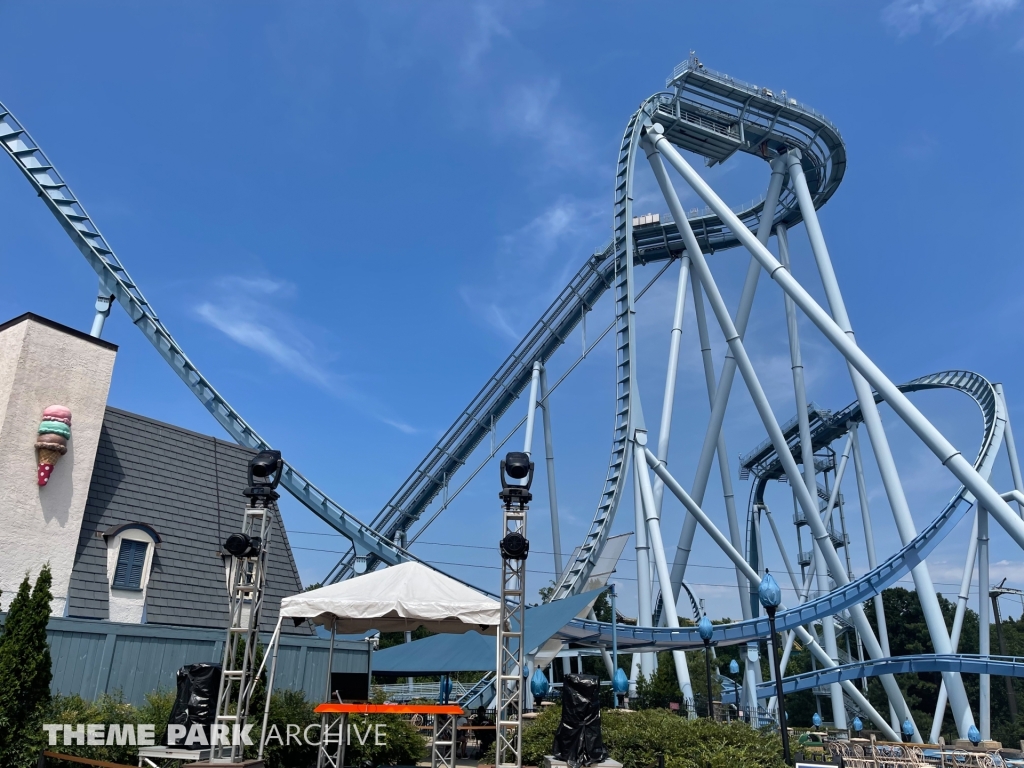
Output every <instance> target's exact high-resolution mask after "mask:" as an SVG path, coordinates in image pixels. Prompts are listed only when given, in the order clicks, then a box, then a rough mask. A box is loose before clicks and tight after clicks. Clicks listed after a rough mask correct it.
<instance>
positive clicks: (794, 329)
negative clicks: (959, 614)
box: [772, 157, 846, 730]
mask: <svg viewBox="0 0 1024 768" xmlns="http://www.w3.org/2000/svg"><path fill="white" fill-rule="evenodd" d="M782 165H783V162H782V158H779V157H777V158H775V160H773V161H772V167H773V168H774V167H776V166H780V167H782ZM775 239H776V240H777V241H778V244H779V261H781V262H782V266H783V268H784V269H786V270H787V271H791V270H790V267H789V235H788V232H787V230H786V226H785V225H784V224H779V225H778V227H776V229H775ZM782 299H783V304H784V306H785V310H786V329H787V332H788V336H789V357H790V369H791V370H792V372H793V393H794V395H795V397H796V419H797V425H798V429H799V433H800V458H801V463H802V464H803V469H804V484H805V485H806V486H807V491H808V493H810V494H811V495H812V496H817V494H818V488H817V479H816V477H815V471H814V445H813V444H812V443H811V425H810V421H809V419H808V417H807V385H806V382H805V381H804V363H803V356H802V355H801V352H800V330H799V328H798V326H797V319H796V305H795V304H793V299H791V298H790V297H789V295H788V294H785V293H784V294H782ZM813 551H814V561H815V566H816V569H817V571H818V596H821V595H823V594H825V593H826V592H828V591H829V584H828V569H827V568H826V566H825V556H824V554H823V553H822V552H821V549H820V548H819V547H818V545H817V543H813ZM821 630H822V637H823V639H824V641H825V651H826V652H827V653H828V655H829V656H830V657H832V659H833V660H834V661H835V662H836V663H837V664H838V663H839V647H838V646H837V644H836V626H835V623H834V622H833V621H830V620H829V621H822V623H821ZM829 693H830V698H831V700H832V720H833V723H834V724H835V727H836V728H839V729H841V730H845V729H846V705H845V703H844V702H843V689H842V686H840V685H839V684H838V683H832V684H831V685H829Z"/></svg>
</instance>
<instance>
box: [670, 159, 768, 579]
mask: <svg viewBox="0 0 1024 768" xmlns="http://www.w3.org/2000/svg"><path fill="white" fill-rule="evenodd" d="M785 178H786V172H785V168H784V167H783V166H781V165H780V166H779V167H778V168H776V167H774V166H773V168H772V175H771V178H770V179H769V180H768V190H767V192H766V194H765V200H764V207H763V208H762V211H763V213H762V214H761V220H760V222H759V223H758V227H757V238H758V241H759V242H761V243H762V244H763V243H767V242H768V238H769V237H770V236H771V230H772V220H773V216H774V212H775V207H776V206H777V205H778V202H779V195H780V194H781V192H782V183H783V182H784V181H785ZM674 215H676V214H673V216H674ZM684 221H685V218H684ZM677 226H678V225H677ZM687 226H688V225H687ZM680 229H682V227H681V226H680ZM743 229H744V231H747V229H746V227H744V228H743ZM693 242H694V243H696V238H694V239H693ZM694 247H696V249H697V252H698V253H700V249H699V246H694ZM686 248H687V249H688V250H689V249H691V246H689V245H687V246H686ZM690 258H691V259H693V258H695V256H694V254H693V253H691V254H690ZM756 262H757V260H756V259H755V258H753V257H751V259H750V264H749V265H748V266H747V274H746V277H745V278H744V280H743V290H742V291H741V292H740V300H739V305H738V306H737V308H736V328H737V331H738V333H739V334H740V337H741V338H742V336H743V334H744V333H745V332H746V328H747V321H748V320H749V319H750V310H751V309H752V308H753V306H754V294H755V292H756V291H757V281H758V278H759V277H760V276H761V270H760V269H759V265H758V264H757V263H756ZM694 306H695V307H696V302H695V305H694ZM705 368H706V364H705ZM712 370H713V368H712ZM735 377H736V360H735V359H734V358H733V353H732V350H731V349H730V350H729V351H728V353H727V354H726V356H725V363H724V364H723V365H722V375H721V376H720V377H719V380H718V386H717V387H716V389H715V394H714V398H713V400H712V404H711V416H710V418H709V419H708V427H707V430H706V431H705V433H704V444H703V446H702V447H701V451H700V458H699V459H698V460H697V471H696V472H695V473H694V480H693V485H692V486H690V488H691V490H692V493H693V498H694V499H696V500H697V501H698V503H700V504H703V503H704V494H705V492H706V491H707V487H708V480H709V478H710V477H711V463H712V462H713V461H714V458H715V453H716V450H717V449H718V446H719V437H720V435H721V432H722V423H723V421H724V419H725V410H726V406H728V404H729V395H730V393H731V392H732V384H733V380H734V379H735ZM720 455H721V454H720ZM696 530H697V525H696V523H694V522H693V521H692V520H690V519H689V518H688V517H686V518H683V528H682V530H681V531H680V533H679V543H678V544H677V545H676V554H675V559H674V560H673V562H672V587H673V589H674V590H675V594H678V592H679V588H680V585H681V584H682V583H683V577H684V576H685V574H686V565H687V562H688V561H689V559H690V550H691V548H692V547H693V535H694V533H695V532H696Z"/></svg>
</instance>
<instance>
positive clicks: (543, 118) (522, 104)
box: [492, 76, 612, 179]
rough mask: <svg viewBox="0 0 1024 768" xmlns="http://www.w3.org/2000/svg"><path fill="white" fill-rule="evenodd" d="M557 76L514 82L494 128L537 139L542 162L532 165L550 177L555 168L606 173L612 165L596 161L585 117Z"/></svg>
mask: <svg viewBox="0 0 1024 768" xmlns="http://www.w3.org/2000/svg"><path fill="white" fill-rule="evenodd" d="M566 103H567V100H566V99H565V98H563V97H562V95H561V82H560V80H559V79H558V78H557V77H550V76H542V77H536V78H534V79H532V80H529V81H522V82H518V83H514V84H513V85H511V86H510V87H509V88H508V89H507V90H506V92H505V94H504V97H503V101H502V106H501V107H500V108H499V109H498V110H497V112H496V113H495V114H494V115H493V118H492V119H493V120H494V131H495V133H496V134H498V135H499V136H500V135H502V134H511V135H514V136H519V137H522V138H526V139H529V140H531V141H533V142H535V143H536V144H537V146H538V148H539V153H540V157H539V158H538V160H539V162H537V163H536V164H534V166H532V169H533V171H534V174H535V175H538V174H539V175H540V177H541V178H542V179H543V178H547V177H548V176H550V175H551V174H552V172H553V171H558V172H561V171H565V170H567V169H568V170H574V171H582V172H588V173H593V174H595V175H598V174H604V176H603V178H607V176H608V174H610V173H611V172H612V168H611V166H610V165H601V164H598V163H595V162H594V157H593V148H592V146H591V144H592V143H591V141H590V139H589V137H588V136H587V135H586V134H585V133H584V132H583V131H581V130H580V129H579V126H580V125H581V124H582V123H583V121H581V120H579V119H577V118H576V116H575V115H573V114H572V113H571V112H570V111H569V110H568V109H567V108H566Z"/></svg>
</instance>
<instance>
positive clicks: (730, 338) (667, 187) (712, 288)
mask: <svg viewBox="0 0 1024 768" xmlns="http://www.w3.org/2000/svg"><path fill="white" fill-rule="evenodd" d="M654 128H655V129H658V128H660V126H657V125H656V126H654ZM646 142H647V145H648V147H649V148H651V149H650V151H649V153H648V160H649V161H650V164H651V168H652V169H653V170H654V175H655V177H656V178H657V180H658V184H659V186H660V187H661V191H662V194H664V196H665V199H666V201H667V202H668V204H669V210H670V211H671V212H672V214H673V216H674V217H675V219H676V221H677V226H678V227H679V230H680V234H681V235H682V236H683V240H684V244H685V246H686V248H687V249H688V250H690V251H691V252H693V267H694V270H695V272H696V274H697V275H698V277H699V278H700V281H701V283H702V284H703V285H704V289H705V292H706V293H707V295H708V300H709V301H710V303H711V307H712V310H713V311H714V313H715V316H716V318H717V319H718V322H719V325H720V326H721V327H722V331H723V333H724V334H725V338H726V343H728V344H729V346H730V348H731V349H732V352H733V355H734V356H735V358H736V365H737V369H738V370H739V372H740V375H741V376H742V378H743V381H744V383H745V384H746V385H747V390H748V392H749V393H750V396H751V399H752V400H753V401H754V406H755V408H756V409H757V412H758V415H759V416H760V417H761V421H762V423H763V424H764V427H765V430H766V431H767V432H768V435H769V437H770V439H771V442H772V444H773V446H774V447H775V450H776V452H777V453H778V455H779V459H780V460H781V462H782V466H783V469H784V470H785V472H786V475H787V476H788V477H789V478H790V482H791V486H792V487H793V489H794V491H795V492H796V493H797V499H798V501H799V502H800V506H801V507H803V509H804V513H805V517H806V518H807V521H808V523H809V524H810V527H811V531H812V533H813V535H814V538H815V540H816V541H817V542H818V545H819V546H820V547H821V549H822V552H823V553H824V555H825V560H826V564H827V565H828V567H829V568H831V570H832V573H833V577H834V578H835V579H836V582H837V583H838V584H841V585H845V584H847V583H848V582H849V577H848V576H847V574H846V571H845V569H844V568H843V564H842V561H840V559H839V556H838V555H837V554H836V551H835V548H834V547H833V546H832V541H831V538H830V537H829V535H828V532H827V531H826V529H825V526H824V524H823V523H822V521H821V518H819V517H818V509H817V504H816V502H815V501H814V498H815V497H812V496H811V495H810V493H809V492H808V490H807V488H806V487H805V486H804V485H803V483H802V482H800V471H799V469H798V468H797V465H796V460H795V459H794V458H793V455H792V453H791V452H790V450H789V445H788V443H787V441H786V438H785V436H784V435H783V434H782V430H781V429H780V427H779V423H778V420H777V419H776V418H775V414H774V413H773V412H772V409H771V406H770V404H769V403H768V398H767V397H766V396H765V393H764V389H763V388H762V387H761V384H760V382H759V381H758V379H757V375H756V373H755V372H754V369H753V366H752V364H751V362H750V358H749V356H748V355H747V352H746V349H745V348H744V346H743V341H742V340H741V338H740V336H739V334H738V333H737V331H736V327H735V325H734V324H733V321H732V318H731V317H730V316H729V312H728V310H727V309H726V307H725V302H724V300H723V299H722V295H721V293H720V292H719V291H718V287H717V285H716V284H715V281H714V278H713V277H712V275H711V270H710V269H709V268H708V265H707V261H706V260H705V259H704V255H703V253H701V252H700V248H699V246H698V245H697V239H696V237H695V236H694V234H693V230H692V229H691V228H690V225H689V222H688V221H687V219H686V214H685V212H684V211H683V208H682V205H681V204H680V203H679V197H678V196H677V195H676V192H675V189H674V188H673V186H672V183H671V181H670V180H669V178H668V174H667V172H666V170H665V166H664V164H663V163H662V160H661V155H662V153H664V154H665V156H666V157H668V158H669V159H670V161H671V162H672V164H673V166H675V168H676V169H677V170H678V171H680V173H682V174H683V175H684V178H686V180H687V182H688V183H689V184H690V185H691V186H693V187H694V189H695V190H696V191H698V193H700V194H701V195H702V196H704V193H705V192H707V194H708V195H709V197H713V198H714V200H715V201H716V203H719V204H720V203H721V200H720V199H719V198H718V197H717V196H716V195H714V193H713V192H711V191H710V188H709V187H707V185H706V184H705V183H704V181H703V180H702V179H701V178H700V176H699V175H697V174H696V173H695V172H694V171H693V169H692V168H691V167H690V165H689V163H687V162H686V160H684V159H683V157H682V156H681V155H679V153H678V152H676V151H675V149H674V148H673V147H672V145H671V144H670V143H669V142H668V141H667V140H665V138H664V136H662V135H661V133H659V132H658V131H657V130H654V131H649V132H648V133H647V139H646ZM652 144H653V145H654V147H651V145H652ZM701 185H703V186H701ZM698 187H700V188H698ZM718 207H719V209H720V210H716V213H718V215H719V216H724V215H725V212H726V211H728V213H729V214H730V215H732V217H733V219H735V214H732V212H731V210H730V209H729V208H728V207H727V206H725V205H724V204H720V205H719V206H718ZM733 226H734V227H735V229H734V231H736V232H737V236H740V237H741V239H743V238H742V235H743V233H745V234H746V235H749V234H750V232H749V231H748V230H747V229H746V228H745V227H744V226H743V225H742V224H741V223H738V222H734V223H733ZM738 230H743V233H740V232H739V231H738ZM744 245H747V246H748V248H753V247H755V246H756V247H757V248H760V250H759V251H756V253H757V254H758V255H759V256H760V257H761V258H766V259H771V262H772V263H773V264H775V265H777V269H775V270H773V277H774V278H775V279H776V280H777V281H778V282H780V284H781V283H786V282H787V281H786V280H785V279H784V278H783V277H780V276H778V275H776V274H775V273H776V272H778V271H779V270H782V265H781V264H779V263H778V262H777V261H776V260H775V258H774V257H773V256H772V255H771V254H770V253H768V251H767V250H766V249H765V248H764V245H762V244H761V243H759V242H758V241H757V240H752V242H745V243H744ZM783 271H784V270H783ZM786 276H788V273H786ZM805 311H806V310H805ZM844 339H845V336H844ZM897 391H898V390H897ZM922 418H923V417H922ZM996 498H998V496H997V497H996ZM1003 504H1004V506H1005V502H1003ZM1017 519H1018V521H1019V518H1017ZM850 614H851V616H852V618H853V621H854V624H855V626H857V629H858V630H859V631H860V632H861V634H862V635H864V636H865V641H866V642H867V643H868V655H869V656H871V657H872V658H880V657H881V656H882V649H881V647H880V646H879V645H878V642H877V641H876V640H875V639H874V635H873V634H872V633H871V628H870V624H868V620H867V616H865V615H864V610H863V608H862V606H860V605H856V606H853V607H852V608H851V609H850ZM869 635H870V637H869ZM880 679H881V682H882V685H883V686H884V687H885V689H886V693H887V694H888V695H889V696H890V697H891V698H895V697H899V698H900V700H901V701H902V694H901V693H900V689H899V685H898V684H897V683H896V679H895V678H894V677H893V676H892V675H883V676H881V678H880ZM851 689H852V690H856V688H855V687H854V686H852V685H851V686H850V688H846V686H844V690H846V691H847V693H849V691H850V690H851ZM903 709H904V711H905V712H906V714H907V717H911V713H910V709H909V707H906V705H905V704H904V707H903ZM911 719H912V717H911Z"/></svg>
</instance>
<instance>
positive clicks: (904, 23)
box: [882, 0, 1020, 39]
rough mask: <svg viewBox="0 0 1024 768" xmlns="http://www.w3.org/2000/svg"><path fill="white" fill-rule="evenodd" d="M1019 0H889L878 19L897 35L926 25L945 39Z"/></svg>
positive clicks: (995, 14) (1010, 8)
mask: <svg viewBox="0 0 1024 768" xmlns="http://www.w3.org/2000/svg"><path fill="white" fill-rule="evenodd" d="M1019 4H1020V0H893V2H891V3H889V5H887V6H886V7H885V8H884V9H883V10H882V21H883V22H884V23H885V25H886V26H887V27H889V28H890V29H891V30H893V31H894V32H896V34H897V35H899V36H900V37H905V36H907V35H913V34H917V33H918V32H920V31H921V29H922V27H924V26H926V25H928V26H932V27H934V28H935V30H936V31H937V32H938V33H939V38H940V39H945V38H947V37H949V36H950V35H952V34H954V33H956V32H958V31H959V30H961V29H962V28H963V27H965V26H967V25H968V24H973V23H978V22H987V21H991V20H993V19H995V18H997V17H999V16H1003V15H1005V14H1006V13H1009V12H1011V11H1013V10H1014V9H1016V8H1017V6H1018V5H1019Z"/></svg>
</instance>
